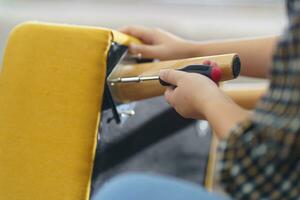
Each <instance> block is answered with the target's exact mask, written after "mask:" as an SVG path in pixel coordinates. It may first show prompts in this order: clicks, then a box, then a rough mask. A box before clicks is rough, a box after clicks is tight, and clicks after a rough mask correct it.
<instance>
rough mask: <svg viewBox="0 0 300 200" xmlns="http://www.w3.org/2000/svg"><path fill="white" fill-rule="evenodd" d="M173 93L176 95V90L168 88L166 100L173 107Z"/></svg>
mask: <svg viewBox="0 0 300 200" xmlns="http://www.w3.org/2000/svg"><path fill="white" fill-rule="evenodd" d="M173 93H174V88H173V87H167V89H166V91H165V94H164V96H165V99H166V101H167V102H168V103H169V104H170V105H171V106H173Z"/></svg>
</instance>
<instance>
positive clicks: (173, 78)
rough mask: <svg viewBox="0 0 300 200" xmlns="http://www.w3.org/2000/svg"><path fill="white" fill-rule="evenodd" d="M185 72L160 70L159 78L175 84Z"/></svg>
mask: <svg viewBox="0 0 300 200" xmlns="http://www.w3.org/2000/svg"><path fill="white" fill-rule="evenodd" d="M185 73H186V72H182V71H179V70H174V69H164V70H160V72H159V78H160V79H161V80H163V81H165V82H167V83H170V84H172V85H175V86H177V85H178V82H179V80H180V79H181V78H182V77H183V76H184V75H185Z"/></svg>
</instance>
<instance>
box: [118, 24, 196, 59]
mask: <svg viewBox="0 0 300 200" xmlns="http://www.w3.org/2000/svg"><path fill="white" fill-rule="evenodd" d="M120 31H121V32H123V33H125V34H128V35H132V36H134V37H136V38H138V39H140V40H141V41H142V42H143V43H144V44H143V45H136V44H131V45H130V46H129V52H130V53H131V54H134V55H138V54H141V55H142V57H143V58H158V59H160V60H171V59H179V58H188V57H191V56H192V51H193V48H192V45H191V44H192V43H191V42H189V41H187V40H184V39H182V38H179V37H177V36H175V35H172V34H171V33H168V32H166V31H163V30H161V29H158V28H146V27H142V26H128V27H123V28H121V30H120Z"/></svg>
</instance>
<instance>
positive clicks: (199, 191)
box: [95, 174, 225, 200]
mask: <svg viewBox="0 0 300 200" xmlns="http://www.w3.org/2000/svg"><path fill="white" fill-rule="evenodd" d="M95 199H96V200H225V198H221V197H218V196H216V195H214V194H211V193H209V192H207V191H205V190H204V189H203V188H201V187H200V186H197V185H195V184H192V183H188V182H184V181H181V180H178V179H175V178H170V177H161V176H156V175H151V176H150V175H141V174H128V175H121V176H118V177H116V178H113V179H112V180H111V181H109V182H108V183H106V184H105V185H104V186H103V188H102V189H101V190H100V191H99V192H98V193H97V194H96V198H95Z"/></svg>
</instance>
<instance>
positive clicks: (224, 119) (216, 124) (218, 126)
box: [205, 99, 250, 139]
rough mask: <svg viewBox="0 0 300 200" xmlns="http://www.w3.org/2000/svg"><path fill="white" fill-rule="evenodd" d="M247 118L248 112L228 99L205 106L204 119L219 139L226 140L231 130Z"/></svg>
mask: <svg viewBox="0 0 300 200" xmlns="http://www.w3.org/2000/svg"><path fill="white" fill-rule="evenodd" d="M249 116H250V111H247V110H245V109H243V108H242V107H240V106H238V105H237V104H235V103H234V102H233V101H231V100H229V99H220V100H215V101H211V102H209V103H207V105H206V106H205V118H206V119H207V120H208V122H209V124H210V126H211V127H212V129H213V130H214V132H215V133H216V135H217V137H218V138H219V139H224V138H226V137H227V136H228V134H229V133H230V129H231V128H233V127H234V126H235V125H236V124H237V123H238V122H241V121H243V120H245V119H247V118H249Z"/></svg>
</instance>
